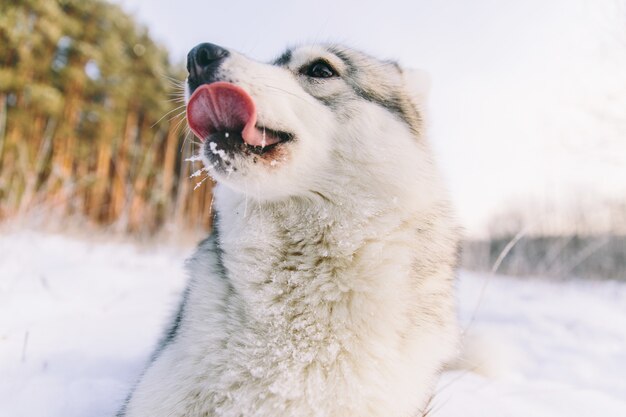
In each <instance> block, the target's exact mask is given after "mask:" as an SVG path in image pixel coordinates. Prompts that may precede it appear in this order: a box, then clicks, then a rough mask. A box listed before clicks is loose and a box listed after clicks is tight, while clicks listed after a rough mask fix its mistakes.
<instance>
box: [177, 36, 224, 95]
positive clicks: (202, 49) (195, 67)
mask: <svg viewBox="0 0 626 417" xmlns="http://www.w3.org/2000/svg"><path fill="white" fill-rule="evenodd" d="M229 54H230V53H229V52H228V50H226V49H224V48H222V47H221V46H217V45H213V44H212V43H201V44H200V45H198V46H196V47H195V48H193V49H192V50H191V51H189V54H187V71H188V72H189V84H191V85H193V86H194V88H195V87H197V86H198V85H200V84H203V83H208V82H212V81H213V79H212V78H213V75H214V73H215V71H216V70H217V68H218V67H219V65H220V63H221V62H222V60H223V59H224V58H226V57H227V56H228V55H229Z"/></svg>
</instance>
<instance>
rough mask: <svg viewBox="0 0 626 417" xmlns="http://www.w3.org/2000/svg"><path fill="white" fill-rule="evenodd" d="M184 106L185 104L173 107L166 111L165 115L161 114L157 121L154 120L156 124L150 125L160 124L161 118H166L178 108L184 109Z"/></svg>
mask: <svg viewBox="0 0 626 417" xmlns="http://www.w3.org/2000/svg"><path fill="white" fill-rule="evenodd" d="M183 107H184V106H178V107H175V108H173V109H172V110H170V111H168V112H167V113H165V114H164V115H163V116H161V118H160V119H159V120H157V121H156V122H154V124H153V125H152V126H150V127H151V128H152V127H154V126H156V125H158V124H159V123H160V122H161V120H163V119H165V118H166V117H167V116H168V115H170V114H171V113H173V112H175V111H177V110H180V109H182V108H183ZM170 120H172V119H170Z"/></svg>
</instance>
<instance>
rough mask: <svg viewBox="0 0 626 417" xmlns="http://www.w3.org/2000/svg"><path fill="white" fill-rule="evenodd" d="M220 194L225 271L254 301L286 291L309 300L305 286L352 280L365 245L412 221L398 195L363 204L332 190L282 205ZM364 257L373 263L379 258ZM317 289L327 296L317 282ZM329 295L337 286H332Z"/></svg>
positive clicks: (269, 300) (219, 226)
mask: <svg viewBox="0 0 626 417" xmlns="http://www.w3.org/2000/svg"><path fill="white" fill-rule="evenodd" d="M346 195H349V194H348V193H346ZM218 197H219V198H218V199H217V201H216V205H217V209H218V221H217V224H216V231H217V233H218V234H219V238H218V243H219V246H220V250H221V256H222V262H223V265H224V271H225V273H226V275H227V278H228V279H229V280H230V281H231V282H232V285H233V287H234V288H235V289H236V291H237V292H238V293H239V294H240V296H242V297H244V298H245V299H248V300H250V301H251V302H252V304H256V303H260V304H271V303H272V302H273V301H275V300H276V299H277V298H280V297H281V296H283V295H284V296H287V294H286V293H285V294H280V292H281V291H284V292H288V291H297V292H301V293H302V294H301V296H299V299H303V298H305V297H306V296H307V290H306V288H307V286H315V287H316V288H317V287H318V286H319V285H322V283H324V285H332V286H342V285H343V286H349V285H350V280H351V278H350V275H351V274H357V273H358V272H355V271H356V270H358V269H359V265H358V264H359V262H361V256H363V253H364V250H365V248H366V247H367V246H368V245H369V246H371V245H377V244H379V243H380V242H382V241H386V242H388V241H389V240H390V239H394V237H393V234H394V231H395V230H396V229H397V228H398V227H399V225H400V224H401V223H402V222H403V221H404V222H406V221H407V219H406V217H405V216H401V215H399V213H398V211H397V210H394V207H395V204H397V203H395V202H393V201H389V202H380V203H376V202H375V201H369V202H367V204H363V203H361V205H360V206H358V207H357V206H355V205H351V204H350V203H349V200H350V199H349V198H344V199H338V200H334V199H329V198H328V197H327V196H326V197H324V196H317V197H312V198H293V199H289V200H285V201H282V202H280V203H276V202H274V203H259V202H254V201H251V200H248V201H246V200H245V198H239V199H237V198H230V199H229V198H224V196H223V195H220V196H218ZM403 217H405V218H403ZM383 247H384V246H381V248H383ZM400 251H401V250H400ZM400 256H401V255H400ZM366 261H367V263H368V264H370V265H371V264H375V262H376V259H372V257H369V258H368V259H367V260H366ZM313 293H315V294H317V295H318V296H321V297H324V292H323V291H319V288H318V289H317V290H315V291H310V294H313ZM328 294H329V296H330V295H331V294H337V292H336V291H330V289H329V291H328ZM322 301H324V302H330V301H332V300H322Z"/></svg>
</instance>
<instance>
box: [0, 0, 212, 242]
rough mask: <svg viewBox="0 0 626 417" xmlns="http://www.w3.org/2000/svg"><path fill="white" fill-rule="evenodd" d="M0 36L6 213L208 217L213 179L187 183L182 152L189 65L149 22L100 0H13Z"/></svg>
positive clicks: (2, 6)
mask: <svg viewBox="0 0 626 417" xmlns="http://www.w3.org/2000/svg"><path fill="white" fill-rule="evenodd" d="M0 44H1V45H2V46H3V47H2V48H0V218H7V217H9V216H15V215H18V214H22V213H25V212H29V211H30V210H32V209H33V208H37V207H45V208H46V209H47V213H49V214H50V215H52V214H56V215H59V216H61V217H63V218H67V217H71V218H76V216H81V217H83V218H87V219H89V220H90V221H93V222H96V223H99V224H104V225H114V226H115V227H116V229H118V230H120V231H127V232H137V231H139V232H154V231H157V230H159V229H160V228H162V227H163V226H164V225H167V224H169V223H172V222H176V223H177V225H178V226H186V227H188V228H194V227H198V226H202V227H208V225H209V223H210V219H211V214H210V202H211V195H210V190H209V188H210V186H207V187H206V188H203V189H201V190H198V191H197V192H195V193H192V192H191V191H192V190H193V187H190V186H189V185H190V184H189V181H191V180H190V179H189V178H188V177H189V174H190V172H192V169H191V167H190V166H189V165H190V163H186V162H184V160H183V158H182V156H183V155H185V154H184V153H181V152H180V150H181V149H182V148H184V150H185V151H187V155H188V154H189V152H190V151H191V146H190V142H189V141H187V142H185V140H184V137H183V134H182V133H181V130H183V129H181V127H182V122H183V120H181V118H183V115H184V106H183V105H182V104H183V103H182V100H181V99H180V95H181V91H180V82H178V81H175V80H181V79H182V78H183V77H184V71H183V69H182V66H175V65H172V64H171V63H170V62H169V59H168V55H167V53H166V51H165V50H164V49H163V48H162V47H160V46H159V45H157V44H155V42H153V41H152V39H151V38H150V35H149V33H148V31H147V30H146V29H145V28H143V27H140V26H138V25H137V24H136V23H135V22H134V21H133V19H132V18H131V17H129V16H128V15H126V14H125V13H124V12H123V11H122V10H121V9H120V8H119V7H118V6H115V5H111V4H108V3H106V2H104V1H101V0H90V1H86V0H56V1H49V0H21V1H6V0H5V1H3V2H2V3H0ZM168 97H170V98H171V97H175V98H174V99H171V100H168ZM177 105H178V106H179V107H176V106H177ZM173 116H178V117H173ZM183 145H185V146H183Z"/></svg>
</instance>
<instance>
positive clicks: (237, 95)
mask: <svg viewBox="0 0 626 417" xmlns="http://www.w3.org/2000/svg"><path fill="white" fill-rule="evenodd" d="M187 123H189V127H190V128H191V130H192V131H193V133H195V135H196V136H197V137H198V138H199V139H200V140H202V141H204V140H206V138H207V137H209V136H210V135H211V134H213V133H216V132H231V133H240V134H241V137H242V138H243V140H244V142H245V143H247V144H248V145H252V146H266V145H272V144H274V143H276V142H278V138H276V137H274V136H273V135H269V134H268V135H266V134H264V132H261V131H260V130H259V129H257V128H256V126H255V125H256V107H255V105H254V101H252V97H250V96H249V95H248V93H246V92H245V91H244V90H243V89H242V88H240V87H237V86H236V85H234V84H231V83H227V82H216V83H212V84H203V85H201V86H200V87H198V88H197V89H196V91H194V93H193V94H192V95H191V98H189V103H187Z"/></svg>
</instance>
